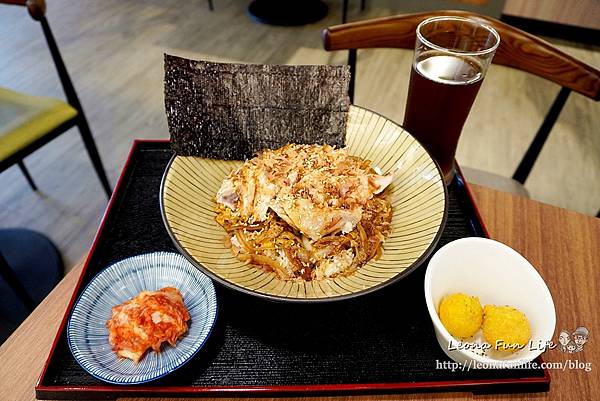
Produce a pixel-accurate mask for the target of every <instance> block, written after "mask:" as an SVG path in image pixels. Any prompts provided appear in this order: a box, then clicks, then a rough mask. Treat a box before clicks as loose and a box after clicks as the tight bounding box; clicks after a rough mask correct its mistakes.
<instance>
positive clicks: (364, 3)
mask: <svg viewBox="0 0 600 401" xmlns="http://www.w3.org/2000/svg"><path fill="white" fill-rule="evenodd" d="M366 4H367V0H360V11H365V6H366Z"/></svg>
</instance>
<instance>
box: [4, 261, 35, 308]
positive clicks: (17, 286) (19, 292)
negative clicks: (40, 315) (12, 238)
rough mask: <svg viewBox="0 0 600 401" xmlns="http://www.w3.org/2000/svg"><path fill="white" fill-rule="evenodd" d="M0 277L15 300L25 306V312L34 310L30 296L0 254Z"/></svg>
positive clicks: (33, 302) (33, 303)
mask: <svg viewBox="0 0 600 401" xmlns="http://www.w3.org/2000/svg"><path fill="white" fill-rule="evenodd" d="M0 277H2V278H3V279H4V281H6V283H7V284H8V286H9V287H10V289H11V290H13V292H14V293H15V295H16V296H17V298H19V300H20V301H21V302H22V303H23V305H25V307H26V308H27V310H29V311H30V312H31V311H33V310H34V309H35V301H34V300H33V299H31V296H30V295H29V293H28V292H27V290H26V289H25V287H23V284H21V282H20V281H19V278H18V277H17V275H16V274H15V272H14V271H13V269H12V268H11V267H10V266H9V265H8V262H7V261H6V259H4V257H3V256H2V254H1V253H0Z"/></svg>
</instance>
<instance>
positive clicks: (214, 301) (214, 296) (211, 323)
mask: <svg viewBox="0 0 600 401" xmlns="http://www.w3.org/2000/svg"><path fill="white" fill-rule="evenodd" d="M149 255H157V256H166V255H176V256H179V257H182V259H183V260H184V261H186V262H188V263H189V259H188V258H187V257H183V255H181V254H178V253H176V252H167V251H157V252H147V253H142V254H139V255H133V256H128V257H126V258H123V259H120V260H118V261H116V262H114V263H111V264H110V265H109V266H108V267H106V268H104V269H102V270H101V271H100V272H98V273H97V274H96V275H95V276H94V277H93V278H92V279H91V280H90V282H89V283H88V284H87V285H86V286H85V288H84V289H83V291H81V294H79V296H78V297H77V301H75V303H74V304H73V308H72V309H71V313H70V315H69V320H68V322H67V343H68V345H69V350H70V351H71V355H73V358H74V359H75V361H77V363H78V364H79V366H81V368H82V369H83V370H85V371H86V372H87V373H89V374H90V375H92V376H93V377H95V378H96V379H99V380H102V381H103V382H106V383H110V384H119V385H125V386H128V385H136V384H143V383H148V382H151V381H154V380H157V379H160V378H162V377H164V376H166V375H168V374H171V373H173V372H174V371H175V370H177V369H179V368H180V367H182V366H183V365H185V364H186V363H188V362H189V361H190V360H192V359H193V358H194V356H196V354H197V353H198V352H199V351H200V350H201V349H202V347H203V346H204V344H206V341H208V339H209V338H210V336H211V334H212V332H213V329H214V327H215V323H216V321H217V317H218V313H219V303H218V302H217V293H216V289H215V286H214V284H213V282H212V280H211V279H210V277H208V278H209V280H207V281H206V289H208V292H210V293H211V296H209V297H208V298H207V299H208V303H209V304H213V305H214V310H215V312H214V316H213V317H212V319H211V321H209V322H208V319H207V322H208V323H207V325H208V326H209V327H208V330H207V332H206V337H205V338H204V339H203V340H202V341H198V342H196V343H195V345H194V347H195V349H194V351H193V352H192V353H191V354H190V355H189V356H188V357H187V358H186V359H184V360H183V361H181V363H179V364H177V365H175V366H173V367H172V368H170V369H166V370H165V371H164V372H161V373H160V374H159V375H156V376H151V377H149V378H147V379H143V380H136V381H129V382H121V381H118V380H111V379H108V378H106V377H103V376H102V375H99V374H98V373H96V372H95V371H94V370H92V369H89V368H88V367H87V366H86V364H85V363H84V361H81V360H80V358H78V357H77V353H76V352H75V344H74V343H73V338H72V335H71V333H72V317H73V314H74V312H75V310H76V308H77V306H78V305H79V302H80V301H81V298H82V297H83V295H84V294H85V292H86V291H87V290H88V288H89V287H90V286H91V285H92V283H93V282H94V281H95V280H96V279H97V278H98V277H100V275H101V274H103V273H104V272H106V271H108V269H111V268H113V267H114V266H116V265H118V264H121V263H123V262H125V261H126V260H129V259H134V258H140V259H141V258H145V257H148V256H149ZM192 266H193V264H192ZM198 273H200V274H203V272H202V271H198ZM209 319H210V316H209Z"/></svg>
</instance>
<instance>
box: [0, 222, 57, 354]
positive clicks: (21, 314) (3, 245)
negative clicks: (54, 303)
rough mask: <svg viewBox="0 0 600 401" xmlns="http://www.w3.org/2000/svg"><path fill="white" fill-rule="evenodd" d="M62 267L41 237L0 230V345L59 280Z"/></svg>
mask: <svg viewBox="0 0 600 401" xmlns="http://www.w3.org/2000/svg"><path fill="white" fill-rule="evenodd" d="M63 272H64V265H63V261H62V258H61V255H60V253H59V251H58V249H57V248H56V246H54V244H53V243H52V242H51V241H50V240H49V239H48V238H47V237H45V236H44V235H42V234H40V233H37V232H35V231H31V230H26V229H21V228H7V229H0V343H2V342H3V341H4V340H6V339H7V338H8V337H9V336H10V334H11V333H12V332H13V331H14V330H15V329H16V328H17V327H18V326H19V325H20V324H21V323H22V322H23V320H25V318H26V317H27V316H28V315H29V313H30V312H31V311H32V310H33V309H34V308H35V307H36V306H37V305H38V304H39V303H40V302H41V301H42V300H43V299H44V298H45V297H46V295H48V293H49V292H50V291H51V290H52V289H53V288H54V286H55V285H56V284H58V282H59V281H60V280H61V278H62V277H63Z"/></svg>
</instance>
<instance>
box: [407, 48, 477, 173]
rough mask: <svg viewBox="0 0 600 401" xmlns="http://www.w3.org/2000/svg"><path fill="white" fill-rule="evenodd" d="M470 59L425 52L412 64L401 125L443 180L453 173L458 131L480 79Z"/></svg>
mask: <svg viewBox="0 0 600 401" xmlns="http://www.w3.org/2000/svg"><path fill="white" fill-rule="evenodd" d="M483 75H484V74H483V68H482V66H481V65H480V64H479V63H478V62H477V61H476V60H475V59H474V58H473V57H468V56H455V55H448V54H446V53H442V52H439V51H437V50H430V51H426V52H424V53H422V54H421V56H420V57H419V60H417V61H416V63H415V64H414V65H413V68H412V71H411V75H410V85H409V87H408V99H407V101H406V110H405V112H404V124H403V126H404V128H405V129H406V130H407V131H408V132H409V133H411V134H412V135H413V136H414V137H415V138H417V139H418V140H419V141H420V142H421V144H423V146H424V147H425V148H426V149H427V150H428V151H429V152H430V153H431V155H432V156H433V158H434V159H435V160H436V161H437V162H438V163H439V164H440V167H441V169H442V173H443V175H444V180H445V181H446V183H448V182H449V181H450V180H451V179H452V177H453V176H454V154H455V152H456V146H457V144H458V138H459V137H460V132H461V130H462V127H463V125H464V123H465V120H466V119H467V116H468V114H469V111H470V110H471V106H472V105H473V101H474V100H475V96H476V95H477V92H478V91H479V87H480V86H481V83H482V81H483Z"/></svg>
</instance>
